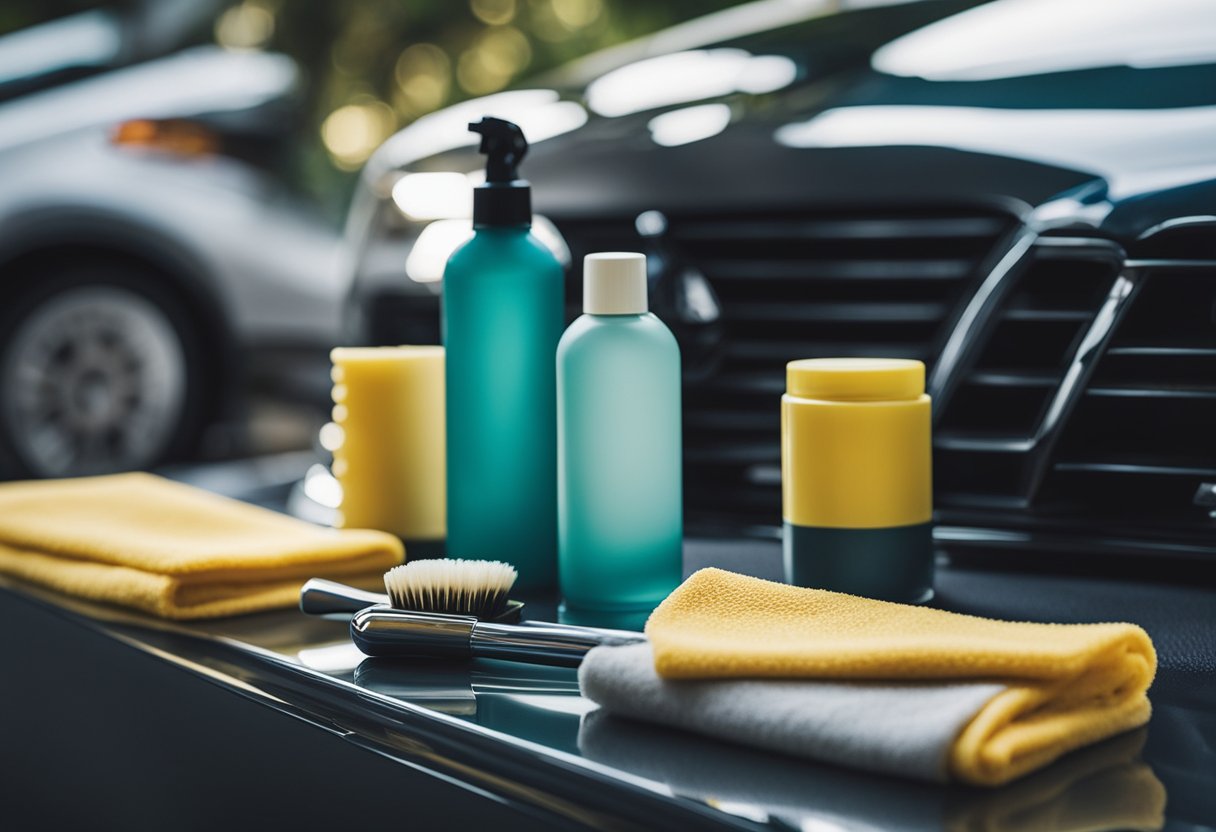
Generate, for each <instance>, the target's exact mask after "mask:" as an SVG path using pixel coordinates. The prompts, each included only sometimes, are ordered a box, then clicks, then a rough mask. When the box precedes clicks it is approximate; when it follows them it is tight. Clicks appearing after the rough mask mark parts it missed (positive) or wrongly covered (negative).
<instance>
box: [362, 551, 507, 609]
mask: <svg viewBox="0 0 1216 832" xmlns="http://www.w3.org/2000/svg"><path fill="white" fill-rule="evenodd" d="M516 577H518V573H517V572H516V571H515V567H514V566H512V565H511V564H509V563H503V562H502V561H497V560H462V559H460V558H455V559H451V560H447V559H440V560H416V561H412V562H410V563H406V564H402V565H401V566H394V567H393V568H392V569H390V570H388V571H387V572H385V573H384V588H385V589H387V590H388V597H389V601H390V603H391V604H392V605H393V607H395V608H396V609H399V610H415V611H417V612H439V613H445V614H447V615H471V616H473V617H474V618H478V619H481V620H482V621H501V620H503V619H504V618H508V617H514V618H518V617H519V608H521V607H522V606H523V605H522V604H520V603H519V602H518V601H514V602H513V601H508V600H507V593H508V592H510V591H511V587H512V586H514V585H515V579H516ZM512 607H514V610H513V611H514V613H515V615H514V616H510V615H509V614H508V611H509V610H511V609H512Z"/></svg>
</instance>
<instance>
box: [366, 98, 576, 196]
mask: <svg viewBox="0 0 1216 832" xmlns="http://www.w3.org/2000/svg"><path fill="white" fill-rule="evenodd" d="M487 115H491V116H495V117H497V118H503V119H506V120H507V121H513V122H515V123H516V124H518V125H519V126H520V127H521V128H522V129H523V131H524V134H525V135H526V136H527V137H528V142H529V143H530V144H533V145H535V144H537V143H539V142H542V141H544V140H546V139H551V138H553V137H554V136H560V135H561V134H562V133H568V132H570V131H571V130H576V129H578V128H579V127H582V126H583V124H584V123H585V122H586V121H587V111H586V110H584V109H583V108H582V105H580V104H578V103H577V102H574V101H562V100H560V96H559V95H558V94H557V93H556V92H555V91H553V90H512V91H510V92H500V93H497V94H495V95H487V96H485V97H483V98H474V99H472V100H470V101H465V102H462V103H460V104H457V105H456V106H454V107H448V108H447V109H446V110H440V111H439V112H437V113H432V114H431V115H428V116H423V117H422V118H420V119H418V120H417V121H415V122H414V123H413V124H411V125H410V126H409V127H406V128H405V129H404V130H402V131H401V132H399V133H397V134H396V135H395V136H393V137H392V138H390V139H389V140H388V141H387V142H385V143H384V144H383V145H381V147H380V149H379V150H377V151H376V154H375V156H374V157H373V159H372V164H371V166H370V167H369V170H371V171H372V173H373V175H374V173H375V171H376V170H377V169H378V168H379V167H380V165H379V164H378V160H384V159H389V158H391V159H392V160H393V163H394V164H397V165H400V164H405V163H408V162H411V161H414V160H416V159H423V158H426V157H427V156H433V155H435V154H438V153H443V152H444V151H447V150H455V149H456V148H458V147H471V146H473V145H476V144H477V137H476V136H475V135H474V134H473V133H470V132H469V131H468V125H469V122H470V121H475V120H476V119H478V118H481V117H482V116H487Z"/></svg>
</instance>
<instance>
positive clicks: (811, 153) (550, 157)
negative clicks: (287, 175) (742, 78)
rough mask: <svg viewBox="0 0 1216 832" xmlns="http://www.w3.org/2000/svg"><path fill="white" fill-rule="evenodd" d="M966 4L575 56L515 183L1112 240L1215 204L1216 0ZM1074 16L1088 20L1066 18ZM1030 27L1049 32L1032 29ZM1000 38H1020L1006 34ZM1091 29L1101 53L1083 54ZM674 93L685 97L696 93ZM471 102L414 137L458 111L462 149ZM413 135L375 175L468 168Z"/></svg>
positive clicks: (590, 210)
mask: <svg viewBox="0 0 1216 832" xmlns="http://www.w3.org/2000/svg"><path fill="white" fill-rule="evenodd" d="M758 5H764V4H758ZM843 5H844V6H845V7H848V6H849V4H847V3H845V4H843ZM973 5H975V4H974V3H973V2H971V3H969V2H966V0H952V1H951V2H947V1H946V0H932V2H926V3H913V4H907V5H891V6H885V7H880V8H864V9H859V10H856V11H848V10H846V11H843V12H841V13H839V14H826V13H821V14H818V15H817V16H812V17H810V18H808V19H807V20H805V21H802V22H799V23H796V24H788V23H787V24H785V25H782V26H780V27H777V28H775V29H772V30H764V29H762V28H757V27H752V29H753V30H752V31H750V32H748V33H747V34H745V35H743V36H740V37H738V38H735V39H728V40H724V41H720V42H716V43H711V44H707V45H703V46H701V47H698V48H696V49H690V48H684V49H683V51H679V52H676V53H669V54H667V55H666V56H664V55H663V54H662V53H661V50H659V49H656V48H651V49H649V50H641V54H640V53H639V51H638V50H634V51H633V52H632V53H630V56H631V57H630V60H631V61H632V63H627V64H625V65H624V66H620V65H619V63H620V62H619V61H618V62H617V64H615V65H614V64H613V63H612V62H605V61H604V60H601V59H595V60H591V62H590V63H591V65H592V66H593V67H595V68H596V69H597V72H588V71H587V68H586V64H587V62H584V64H583V65H576V66H574V67H572V68H570V69H569V70H568V71H567V72H564V73H559V74H557V75H555V76H553V77H552V78H550V79H548V80H550V81H551V82H552V92H551V93H550V95H551V96H552V98H553V99H554V101H556V99H557V98H558V96H559V95H560V97H561V99H562V101H561V102H560V106H562V107H566V108H578V107H582V108H583V112H585V117H584V118H582V119H578V120H576V121H577V126H575V122H570V124H569V125H568V126H566V127H565V128H563V129H560V130H557V131H555V132H556V135H553V136H552V137H550V138H544V139H543V140H541V141H538V142H536V143H535V144H534V147H533V149H532V152H531V154H530V155H529V157H528V159H527V160H526V162H525V165H524V174H525V175H526V176H527V177H528V178H529V179H530V180H531V181H532V182H533V184H534V185H535V197H534V203H535V205H536V208H537V210H538V211H540V212H543V213H546V214H549V215H552V216H553V217H555V218H560V217H594V216H598V217H624V216H631V215H636V214H637V213H638V212H640V211H644V210H649V209H658V210H663V211H672V212H681V213H684V212H735V211H749V212H751V211H763V210H775V211H781V210H788V209H790V208H793V207H803V208H808V209H816V208H821V207H831V208H839V207H842V206H857V207H868V208H873V207H888V206H890V207H897V206H901V205H916V206H922V207H923V206H952V205H960V204H962V205H972V206H975V205H985V206H992V207H998V208H1005V209H1008V210H1010V211H1011V212H1012V213H1015V214H1017V215H1019V216H1022V217H1024V218H1031V217H1035V218H1037V220H1039V221H1041V222H1042V223H1043V224H1045V225H1048V226H1050V225H1083V226H1088V227H1091V228H1094V229H1098V230H1100V231H1104V232H1107V233H1110V234H1112V235H1113V236H1125V235H1131V236H1135V235H1136V234H1138V233H1140V232H1142V231H1144V230H1145V229H1146V228H1149V227H1151V226H1153V225H1155V224H1157V223H1159V222H1160V221H1162V220H1163V219H1165V218H1168V217H1170V216H1178V215H1179V212H1183V211H1184V212H1194V211H1200V212H1201V213H1216V47H1212V48H1207V49H1206V52H1205V51H1204V49H1202V48H1200V47H1201V46H1202V44H1203V43H1204V42H1206V41H1205V39H1206V35H1205V34H1204V33H1206V32H1209V31H1210V32H1212V34H1213V42H1216V7H1214V8H1213V9H1212V10H1209V11H1206V12H1202V13H1197V12H1196V8H1198V7H1193V6H1191V5H1190V4H1188V3H1186V2H1183V0H1167V2H1162V3H1160V4H1155V5H1153V6H1152V15H1154V17H1146V16H1145V15H1146V14H1147V13H1144V12H1135V13H1130V12H1127V11H1126V10H1124V11H1108V8H1107V7H1106V6H1105V5H1104V4H1089V5H1088V6H1084V4H1082V3H1080V2H1079V0H1059V2H1058V3H1055V4H1042V3H1038V4H1035V3H1029V2H1018V0H996V2H993V3H988V4H985V5H982V6H980V7H978V8H974V9H968V8H967V7H969V6H973ZM1085 9H1089V10H1090V11H1091V12H1092V14H1091V17H1092V18H1093V19H1092V20H1086V19H1085V18H1084V17H1083V16H1082V17H1078V15H1077V14H1076V12H1078V10H1080V11H1081V12H1084V11H1085ZM1035 14H1038V15H1040V16H1042V15H1045V14H1046V15H1053V14H1054V15H1056V16H1057V17H1058V18H1059V20H1058V21H1053V20H1049V19H1042V18H1041V17H1040V18H1035V19H1031V20H1025V19H1023V18H1025V16H1026V15H1035ZM1104 15H1105V16H1107V17H1109V18H1110V19H1105V18H1104V17H1103V16H1104ZM1120 15H1121V16H1120ZM1171 16H1172V17H1171ZM1146 21H1148V22H1146ZM1052 23H1059V26H1057V27H1056V29H1057V31H1052V30H1051V26H1050V25H1049V24H1052ZM1036 26H1038V28H1040V29H1041V28H1043V27H1047V28H1046V29H1044V30H1043V31H1042V32H1041V33H1040V34H1037V35H1034V37H1037V38H1039V39H1040V40H1046V41H1047V46H1046V47H1043V48H1038V47H1037V46H1035V44H1037V43H1038V41H1037V40H1035V39H1034V38H1031V39H1030V40H1028V41H1027V42H1026V43H1021V42H1020V41H1018V37H1019V36H1018V35H1017V34H1016V30H1019V29H1020V30H1023V33H1022V35H1021V36H1020V37H1022V38H1023V39H1024V40H1025V39H1026V38H1028V37H1030V35H1027V34H1026V31H1025V30H1028V29H1035V28H1036ZM943 27H947V28H946V29H945V31H944V32H942V31H939V30H941V29H943ZM1068 27H1072V34H1069V29H1068ZM1061 28H1062V29H1063V31H1058V30H1059V29H1061ZM1128 29H1133V30H1134V29H1139V30H1142V34H1141V31H1125V30H1128ZM1005 30H1009V31H1011V32H1014V34H1011V35H1010V36H1009V38H1008V39H1003V38H1002V37H1000V35H1001V33H1002V32H1003V31H1005ZM1091 30H1092V32H1096V31H1100V32H1102V33H1103V37H1104V38H1106V40H1105V41H1103V42H1102V44H1099V45H1098V46H1094V45H1093V42H1092V32H1091ZM1192 30H1193V32H1192ZM1032 34H1033V33H1032ZM942 35H944V36H946V37H947V40H946V44H947V45H951V44H955V45H957V44H960V43H961V44H963V46H961V47H958V51H962V52H963V53H966V52H967V49H968V48H971V49H972V51H973V52H974V51H975V50H976V49H978V48H979V47H977V46H976V44H977V43H982V42H983V39H984V38H989V40H990V42H991V43H992V44H993V45H992V47H991V49H992V50H993V53H994V55H993V56H992V57H991V59H990V60H988V62H987V63H986V62H985V57H984V56H983V55H982V54H981V55H978V56H977V55H968V54H964V55H963V57H962V58H959V57H958V56H956V55H953V53H952V52H951V51H950V49H944V50H943V48H942V46H941V43H939V41H940V37H941V36H942ZM1070 38H1071V39H1070ZM935 39H936V40H935ZM660 40H661V39H660ZM1006 40H1009V41H1011V42H1010V43H1006ZM922 41H923V43H922ZM1129 44H1130V45H1129ZM1196 44H1198V46H1197V45H1196ZM685 47H687V44H685ZM1032 47H1034V48H1032ZM1133 47H1134V48H1133ZM892 50H894V51H892ZM1120 50H1122V51H1120ZM1137 50H1139V51H1137ZM1171 50H1173V51H1171ZM1196 50H1198V51H1196ZM656 53H658V54H656ZM1201 53H1202V54H1201ZM673 54H674V55H684V56H693V57H692V58H690V65H691V64H696V63H697V62H699V63H700V64H701V65H704V66H706V67H708V68H709V69H710V70H712V68H713V63H714V61H715V60H719V59H720V60H722V61H735V62H736V63H737V62H739V61H741V60H746V59H749V58H750V59H753V60H758V61H784V62H786V63H787V64H789V65H791V66H796V68H797V69H796V72H795V73H792V74H791V76H790V81H789V83H787V84H785V85H783V86H780V87H778V88H775V89H770V90H760V91H756V90H754V89H746V90H745V89H736V90H733V91H724V90H719V91H718V92H719V93H720V94H717V95H713V96H706V95H698V93H697V89H699V88H704V85H703V84H701V85H699V84H698V79H697V78H696V77H690V74H689V73H685V74H684V75H682V76H681V75H679V74H665V72H666V69H667V68H668V67H667V66H666V65H665V64H663V63H662V61H664V60H670V59H671V58H672V55H673ZM1145 55H1148V56H1149V57H1144V56H1145ZM1129 61H1130V62H1131V63H1133V64H1135V65H1128V63H1127V62H1129ZM918 62H919V63H918ZM651 68H653V70H654V71H653V72H650V71H649V70H650V69H651ZM627 72H632V73H633V74H632V75H627V74H625V73H627ZM918 72H919V73H922V74H920V75H918V74H917V73H918ZM614 73H615V74H616V75H615V77H617V78H618V79H620V80H623V81H627V82H628V83H626V84H624V85H622V86H621V87H620V88H619V89H617V90H616V91H615V92H616V93H617V99H623V102H624V103H623V105H622V103H621V100H614V101H613V102H611V103H612V104H613V106H614V107H615V108H616V110H617V111H619V112H609V113H607V115H606V114H605V112H606V110H609V109H612V108H607V107H605V106H603V104H602V103H598V104H597V92H602V90H597V84H598V85H600V86H601V87H602V86H603V84H604V79H605V78H608V77H610V76H613V74H614ZM680 84H686V85H687V86H688V87H689V89H690V95H689V96H688V97H687V100H681V95H680V90H679V88H678V87H679V85H680ZM673 85H675V86H674V87H673ZM742 86H747V84H742ZM528 94H532V95H539V96H541V98H539V99H538V101H540V100H542V99H543V93H541V92H533V93H525V92H518V93H507V94H505V96H503V95H500V96H493V97H491V98H490V99H485V100H484V101H485V105H484V110H485V111H486V112H488V113H490V114H497V113H495V112H494V111H495V108H497V107H499V106H500V104H501V102H502V101H504V100H505V98H507V97H510V96H512V95H519V96H525V95H528ZM631 95H632V96H634V97H635V98H636V106H634V107H633V111H631V109H630V107H631V102H630V101H629V96H631ZM599 98H600V99H602V98H603V96H602V95H601V96H599ZM654 102H660V103H658V104H656V103H654ZM542 106H559V105H557V104H555V103H552V102H551V103H550V104H542ZM714 108H717V109H714ZM457 111H458V112H457ZM476 111H478V102H465V103H464V104H462V105H459V107H458V108H455V109H454V110H453V111H452V112H451V113H439V114H436V115H435V116H432V117H428V119H424V120H423V122H429V124H426V125H423V122H419V123H418V124H419V125H421V126H424V127H425V128H427V129H428V130H429V131H430V133H431V134H434V133H435V132H436V129H437V128H440V127H441V125H442V124H443V122H444V119H445V118H447V117H448V116H449V115H451V116H457V115H459V116H460V117H459V118H450V119H449V120H450V121H451V122H452V123H451V124H450V125H447V127H446V129H447V130H448V131H449V132H450V133H451V134H452V136H451V138H452V141H453V142H455V143H456V144H460V143H462V141H463V140H464V137H463V136H462V135H460V131H461V129H462V125H461V124H460V122H461V120H463V117H464V115H465V114H467V113H472V112H476ZM569 115H570V113H569V111H564V115H563V117H565V116H569ZM711 116H712V117H713V118H721V119H722V121H721V124H720V126H719V127H718V128H717V129H716V130H713V129H711V130H709V131H702V132H704V133H706V134H705V135H704V136H703V137H698V138H696V139H695V140H689V141H687V142H685V143H680V142H679V141H676V142H671V141H668V140H664V138H663V137H662V136H660V130H659V127H660V125H661V124H664V123H666V124H671V123H674V122H677V121H678V120H679V119H684V118H687V119H688V120H690V122H695V121H696V120H697V119H702V120H704V119H705V118H707V117H711ZM661 120H666V122H662V121H661ZM693 128H694V131H695V129H696V125H695V124H694V125H693ZM414 129H415V128H413V127H411V128H407V129H406V130H405V131H403V132H402V133H401V134H398V136H397V137H394V139H392V140H390V142H389V144H388V145H387V146H386V148H385V151H384V152H383V153H382V154H379V156H380V159H379V166H380V167H381V169H383V167H385V166H391V167H394V168H397V169H402V168H405V169H412V170H425V169H431V170H435V169H446V170H463V171H470V170H474V169H475V168H477V167H478V166H479V161H478V159H477V158H476V155H475V154H474V153H473V152H472V151H473V148H472V147H467V146H465V147H456V146H455V145H454V144H451V143H449V144H447V145H446V146H444V145H443V143H442V142H440V143H439V144H438V145H436V149H437V150H438V151H439V152H437V153H428V152H427V151H426V144H425V142H418V141H415V140H413V139H412V138H411V136H410V134H411V131H412V130H414ZM419 132H422V131H419ZM665 145H673V146H665ZM373 167H376V166H373ZM1173 193H1179V194H1184V198H1182V199H1180V200H1174V199H1173V198H1172V197H1171V196H1169V195H1170V194H1173ZM1204 206H1211V207H1210V208H1209V209H1208V210H1207V211H1202V209H1203V208H1204Z"/></svg>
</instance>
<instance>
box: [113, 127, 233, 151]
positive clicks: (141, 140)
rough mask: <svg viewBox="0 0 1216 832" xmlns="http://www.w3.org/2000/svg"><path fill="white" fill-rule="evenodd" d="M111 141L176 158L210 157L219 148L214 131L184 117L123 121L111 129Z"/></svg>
mask: <svg viewBox="0 0 1216 832" xmlns="http://www.w3.org/2000/svg"><path fill="white" fill-rule="evenodd" d="M110 140H111V141H112V142H113V143H114V144H116V145H120V146H123V147H142V148H147V149H149V150H160V151H164V152H166V153H173V154H176V155H178V156H210V155H213V154H214V153H216V152H218V151H219V149H220V138H219V136H218V135H216V133H215V131H213V130H211V129H210V128H209V127H207V126H206V125H203V124H200V123H199V122H197V121H190V120H188V119H183V118H170V119H148V118H140V119H132V120H131V121H124V122H123V123H121V124H119V125H118V126H117V127H116V128H114V132H113V133H112V134H111V136H110Z"/></svg>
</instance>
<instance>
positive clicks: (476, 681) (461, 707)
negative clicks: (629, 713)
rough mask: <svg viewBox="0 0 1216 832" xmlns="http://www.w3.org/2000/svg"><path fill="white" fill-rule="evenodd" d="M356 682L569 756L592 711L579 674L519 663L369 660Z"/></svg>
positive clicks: (355, 676)
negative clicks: (581, 691) (584, 716)
mask: <svg viewBox="0 0 1216 832" xmlns="http://www.w3.org/2000/svg"><path fill="white" fill-rule="evenodd" d="M354 682H355V684H356V685H358V686H359V687H362V688H366V689H368V690H372V691H375V692H376V693H382V694H385V695H386V696H392V697H394V698H396V699H401V700H404V701H406V702H410V703H412V704H414V705H421V706H423V707H425V708H430V709H431V710H435V711H440V712H441V713H446V714H451V715H453V716H459V717H462V718H465V719H468V720H469V721H471V722H475V723H476V724H478V725H481V726H483V727H485V728H491V729H493V730H496V731H502V732H504V733H508V734H512V735H514V736H517V737H522V738H524V739H528V740H532V741H533V742H539V743H543V744H545V745H547V746H549V747H551V748H558V749H560V750H563V751H569V752H575V751H577V736H578V724H579V717H580V716H582V714H584V713H586V712H587V711H589V710H591V709H592V708H593V707H594V706H593V705H592V704H591V703H590V702H588V701H587V700H585V699H583V698H582V697H581V696H579V692H578V675H577V671H575V670H573V669H571V668H561V667H542V666H539V665H526V664H518V663H515V662H500V661H494V660H477V661H472V662H448V663H440V662H427V663H421V662H401V661H394V660H391V659H366V660H365V661H363V662H362V663H361V664H360V665H359V666H358V668H356V669H355V674H354Z"/></svg>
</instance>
